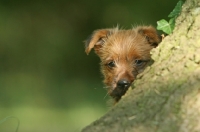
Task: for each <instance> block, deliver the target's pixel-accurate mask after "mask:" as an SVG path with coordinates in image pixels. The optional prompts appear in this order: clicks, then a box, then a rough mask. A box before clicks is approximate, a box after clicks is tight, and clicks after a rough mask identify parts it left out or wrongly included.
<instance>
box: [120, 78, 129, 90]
mask: <svg viewBox="0 0 200 132" xmlns="http://www.w3.org/2000/svg"><path fill="white" fill-rule="evenodd" d="M130 85H131V82H129V81H128V80H126V79H121V80H119V81H118V82H117V86H118V87H120V88H128V87H129V86H130Z"/></svg>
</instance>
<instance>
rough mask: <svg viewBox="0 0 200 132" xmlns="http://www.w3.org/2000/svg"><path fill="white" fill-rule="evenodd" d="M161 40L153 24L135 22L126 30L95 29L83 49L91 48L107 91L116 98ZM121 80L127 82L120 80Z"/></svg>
mask: <svg viewBox="0 0 200 132" xmlns="http://www.w3.org/2000/svg"><path fill="white" fill-rule="evenodd" d="M160 41H161V37H160V36H158V35H157V32H156V30H155V28H153V27H152V26H139V27H136V28H133V29H129V30H120V29H119V28H118V27H116V28H113V29H101V30H96V31H94V33H93V34H92V36H91V37H90V38H89V39H88V40H87V41H86V53H87V54H89V52H90V51H91V49H92V48H94V50H95V52H96V54H97V55H98V56H99V57H100V59H101V69H102V73H103V75H104V83H105V84H106V86H107V88H108V93H109V95H110V96H112V97H113V98H114V99H115V101H116V102H117V101H119V100H120V98H121V96H123V95H124V94H125V92H126V91H127V89H128V87H129V86H130V85H131V84H132V82H133V81H134V79H135V78H136V76H137V74H139V73H140V72H142V71H143V70H144V68H145V67H146V65H147V63H148V62H149V60H150V59H151V55H150V51H151V49H152V48H154V47H156V46H157V45H158V44H159V43H160ZM124 82H127V83H125V84H124Z"/></svg>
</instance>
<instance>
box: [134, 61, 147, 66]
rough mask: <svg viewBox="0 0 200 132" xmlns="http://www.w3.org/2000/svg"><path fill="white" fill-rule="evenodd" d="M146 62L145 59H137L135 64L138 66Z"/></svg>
mask: <svg viewBox="0 0 200 132" xmlns="http://www.w3.org/2000/svg"><path fill="white" fill-rule="evenodd" d="M144 62H145V61H143V60H135V64H136V65H137V66H140V65H142V64H143V63H144Z"/></svg>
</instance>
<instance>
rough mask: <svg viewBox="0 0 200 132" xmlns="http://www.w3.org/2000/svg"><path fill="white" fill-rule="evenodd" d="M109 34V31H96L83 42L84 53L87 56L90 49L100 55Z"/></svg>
mask: <svg viewBox="0 0 200 132" xmlns="http://www.w3.org/2000/svg"><path fill="white" fill-rule="evenodd" d="M109 34H110V30H109V29H101V30H96V31H94V32H93V33H92V35H91V36H90V37H88V39H87V40H86V41H85V52H86V54H89V53H90V51H91V50H92V48H94V50H95V52H96V54H99V53H100V48H101V47H102V46H103V44H104V43H105V38H106V37H107V36H108V35H109Z"/></svg>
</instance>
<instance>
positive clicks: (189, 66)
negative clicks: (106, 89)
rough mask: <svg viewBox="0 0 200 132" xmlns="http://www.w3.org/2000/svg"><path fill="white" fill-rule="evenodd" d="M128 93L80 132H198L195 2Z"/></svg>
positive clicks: (199, 54)
mask: <svg viewBox="0 0 200 132" xmlns="http://www.w3.org/2000/svg"><path fill="white" fill-rule="evenodd" d="M152 59H153V60H154V63H153V64H152V65H151V66H149V67H148V68H147V69H146V70H145V71H144V72H143V73H142V74H140V75H139V76H138V79H137V80H136V81H135V82H134V86H133V89H130V90H129V91H128V92H127V94H126V95H125V96H124V97H123V98H122V99H121V100H120V102H119V103H118V104H117V105H115V106H114V107H113V108H112V109H111V110H109V111H108V112H107V113H106V114H105V115H104V116H103V117H101V118H100V119H98V120H97V121H95V122H93V123H92V124H90V125H89V126H86V127H85V128H84V129H83V130H82V131H83V132H147V131H148V132H199V131H200V0H187V1H186V2H185V4H184V5H183V7H182V12H181V14H180V16H179V17H178V18H177V20H176V26H175V29H174V32H173V34H171V35H169V36H167V37H166V38H165V39H164V40H163V42H162V43H161V44H160V45H159V46H158V48H156V49H154V50H153V51H152Z"/></svg>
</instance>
